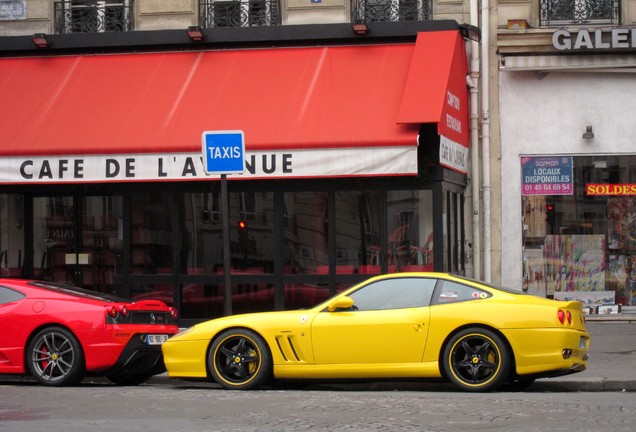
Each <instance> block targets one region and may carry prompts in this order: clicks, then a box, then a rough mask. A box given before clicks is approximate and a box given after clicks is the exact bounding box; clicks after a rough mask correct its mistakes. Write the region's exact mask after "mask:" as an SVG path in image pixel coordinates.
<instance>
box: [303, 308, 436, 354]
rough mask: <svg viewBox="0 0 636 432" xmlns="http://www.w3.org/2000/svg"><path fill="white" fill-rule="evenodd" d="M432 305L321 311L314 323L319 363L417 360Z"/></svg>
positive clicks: (423, 341) (313, 338) (424, 338)
mask: <svg viewBox="0 0 636 432" xmlns="http://www.w3.org/2000/svg"><path fill="white" fill-rule="evenodd" d="M428 322H429V308H428V307H421V308H407V309H393V310H374V311H336V312H326V311H325V312H321V313H320V314H318V315H317V316H316V317H315V318H314V320H313V323H312V326H311V334H312V344H313V347H314V359H315V361H316V364H360V363H416V362H420V361H421V360H422V355H423V353H424V347H425V346H426V338H427V333H428Z"/></svg>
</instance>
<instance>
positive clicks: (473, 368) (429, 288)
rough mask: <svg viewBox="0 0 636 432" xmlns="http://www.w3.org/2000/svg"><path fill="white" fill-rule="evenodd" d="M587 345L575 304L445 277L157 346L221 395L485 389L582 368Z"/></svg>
mask: <svg viewBox="0 0 636 432" xmlns="http://www.w3.org/2000/svg"><path fill="white" fill-rule="evenodd" d="M589 344H590V335H589V334H588V333H587V331H586V327H585V318H584V316H583V314H582V308H581V304H580V303H579V302H576V301H568V302H565V301H555V300H549V299H544V298H539V297H535V296H531V295H527V294H522V293H519V292H517V291H512V290H508V289H503V288H498V287H494V286H491V285H487V284H484V283H482V282H478V281H474V280H470V279H466V278H461V277H457V276H452V275H449V274H445V273H394V274H390V275H382V276H377V277H373V278H371V279H369V280H367V281H365V282H363V283H361V284H358V285H356V286H354V287H352V288H350V289H348V290H346V291H343V292H342V293H340V294H338V295H336V296H334V297H332V298H331V299H329V300H327V301H326V302H324V303H322V304H320V305H318V306H316V307H314V308H312V309H306V310H295V311H282V312H264V313H254V314H244V315H235V316H229V317H224V318H219V319H215V320H211V321H207V322H204V323H201V324H198V325H195V326H194V327H190V328H188V329H187V330H185V331H183V332H181V333H179V334H177V335H175V336H173V337H171V338H170V339H168V340H167V341H166V342H164V344H163V345H162V350H163V355H164V360H165V363H166V367H167V369H168V375H169V376H170V377H174V378H187V379H213V380H214V381H216V382H217V383H219V384H220V385H221V386H223V387H225V388H227V389H252V388H256V387H259V386H262V385H264V384H266V383H267V382H268V381H269V380H270V379H272V378H275V379H285V380H286V379H312V380H313V379H358V378H359V379H372V380H373V379H385V378H390V379H405V378H417V379H420V378H439V379H445V380H449V381H451V382H452V383H454V384H455V385H456V386H457V387H459V388H460V389H461V390H467V391H491V390H495V389H497V388H499V387H501V386H503V385H505V384H507V385H510V386H516V387H519V388H522V387H525V386H528V385H530V384H531V383H532V382H534V380H535V379H536V378H538V377H550V376H559V375H565V374H571V373H575V372H581V371H583V370H585V369H586V367H587V358H588V348H589Z"/></svg>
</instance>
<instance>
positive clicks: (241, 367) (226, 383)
mask: <svg viewBox="0 0 636 432" xmlns="http://www.w3.org/2000/svg"><path fill="white" fill-rule="evenodd" d="M208 367H209V369H210V373H211V374H212V377H213V378H214V380H215V381H216V382H217V383H219V384H220V385H222V386H223V387H225V388H226V389H231V390H249V389H253V388H257V387H259V386H262V385H263V384H265V383H266V382H267V381H268V380H269V379H270V377H271V374H272V355H271V353H270V351H269V348H268V346H267V344H266V343H265V341H264V340H263V338H261V337H260V336H259V335H257V334H256V333H254V332H253V331H250V330H244V329H232V330H227V331H225V332H223V333H221V334H220V335H219V337H218V338H216V340H215V341H214V343H213V344H212V346H211V347H210V352H209V354H208Z"/></svg>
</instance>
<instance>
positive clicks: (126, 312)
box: [119, 305, 128, 316]
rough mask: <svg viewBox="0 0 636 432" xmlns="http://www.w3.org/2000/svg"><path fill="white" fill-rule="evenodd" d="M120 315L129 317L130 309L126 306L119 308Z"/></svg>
mask: <svg viewBox="0 0 636 432" xmlns="http://www.w3.org/2000/svg"><path fill="white" fill-rule="evenodd" d="M119 313H120V314H121V316H126V315H128V308H127V307H126V305H121V306H119Z"/></svg>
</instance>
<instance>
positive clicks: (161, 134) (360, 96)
mask: <svg viewBox="0 0 636 432" xmlns="http://www.w3.org/2000/svg"><path fill="white" fill-rule="evenodd" d="M431 35H437V36H436V37H435V39H434V41H433V42H430V41H429V39H428V38H429V37H431ZM440 40H441V41H443V42H444V44H440V43H439V41H440ZM457 41H461V38H460V36H459V35H458V33H457V32H454V31H444V32H434V33H430V34H425V37H423V38H418V41H417V43H416V44H387V45H357V46H330V47H308V48H306V47H304V48H268V49H249V50H226V51H200V52H163V53H138V54H118V55H79V56H56V57H29V58H1V59H0V94H2V103H1V104H0V130H1V133H0V140H1V145H0V156H3V157H12V156H48V155H51V156H52V155H78V154H82V155H98V154H106V155H113V154H120V155H121V154H131V153H136V154H144V153H161V154H167V153H171V152H181V153H183V152H200V151H201V134H202V132H203V131H210V130H243V131H244V133H245V142H246V151H248V152H249V151H266V150H284V149H300V150H302V149H321V148H322V149H330V148H331V149H334V148H359V147H374V148H377V147H392V146H396V147H397V146H402V147H404V146H412V147H416V146H417V135H418V132H419V123H423V122H440V118H441V112H442V111H443V104H444V100H445V97H446V96H445V94H443V92H442V91H441V90H442V89H444V88H446V87H447V86H448V81H449V80H451V79H453V77H451V76H450V74H454V71H453V67H454V66H455V60H454V58H455V57H456V54H457V53H456V47H455V44H457V43H458V42H457ZM447 47H448V48H449V49H450V52H446V49H447ZM462 54H463V52H462ZM464 63H465V54H464ZM463 66H464V69H463V70H461V71H459V72H458V73H459V74H461V75H462V78H461V80H460V81H461V85H464V86H465V78H464V77H465V73H466V68H465V64H464V65H463ZM419 73H422V74H423V75H421V77H420V78H418V77H417V76H416V75H417V74H419ZM466 112H467V110H466Z"/></svg>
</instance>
